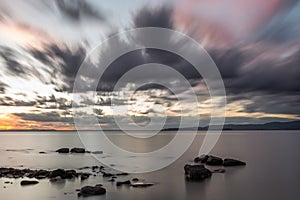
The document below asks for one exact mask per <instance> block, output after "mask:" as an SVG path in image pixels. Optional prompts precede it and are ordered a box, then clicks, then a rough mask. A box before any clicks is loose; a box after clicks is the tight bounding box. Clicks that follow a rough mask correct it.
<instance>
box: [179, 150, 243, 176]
mask: <svg viewBox="0 0 300 200" xmlns="http://www.w3.org/2000/svg"><path fill="white" fill-rule="evenodd" d="M194 163H196V164H186V165H185V166H184V171H185V177H186V179H187V180H193V181H197V180H204V179H206V178H209V177H211V176H212V174H213V173H225V172H226V169H225V168H224V167H235V166H245V165H246V163H245V162H243V161H240V160H236V159H232V158H225V159H222V158H220V157H217V156H213V155H201V156H199V157H196V158H195V159H194ZM206 166H219V167H221V168H218V169H214V170H209V169H208V168H207V167H206Z"/></svg>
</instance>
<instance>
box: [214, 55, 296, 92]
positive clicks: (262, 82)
mask: <svg viewBox="0 0 300 200" xmlns="http://www.w3.org/2000/svg"><path fill="white" fill-rule="evenodd" d="M250 53H251V52H250ZM257 56H259V55H257ZM235 59H238V58H235V57H233V58H231V60H233V61H234V60H235ZM233 63H234V62H233ZM299 63H300V51H299V52H297V53H295V54H294V55H293V56H291V57H288V58H285V59H283V60H280V59H279V60H278V59H272V60H271V59H261V60H260V59H258V60H257V61H256V62H254V63H253V64H251V65H250V66H248V67H247V68H243V65H241V66H239V68H240V69H239V72H238V73H237V75H236V76H235V77H233V78H231V79H226V78H225V80H224V81H225V86H226V89H227V91H228V92H233V93H235V94H237V93H240V92H253V91H261V92H266V93H285V94H289V93H299V92H300V68H299ZM222 67H223V65H222V64H221V65H219V68H222ZM233 69H234V67H233ZM221 71H222V70H221Z"/></svg>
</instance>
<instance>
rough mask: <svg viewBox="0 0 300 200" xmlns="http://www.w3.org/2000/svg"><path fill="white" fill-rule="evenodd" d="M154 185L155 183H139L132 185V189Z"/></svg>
mask: <svg viewBox="0 0 300 200" xmlns="http://www.w3.org/2000/svg"><path fill="white" fill-rule="evenodd" d="M152 185H154V184H153V183H143V182H137V183H131V186H132V187H150V186H152Z"/></svg>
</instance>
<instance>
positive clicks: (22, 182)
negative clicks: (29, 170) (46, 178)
mask: <svg viewBox="0 0 300 200" xmlns="http://www.w3.org/2000/svg"><path fill="white" fill-rule="evenodd" d="M38 183H39V182H38V181H31V180H23V181H21V183H20V184H21V185H35V184H38Z"/></svg>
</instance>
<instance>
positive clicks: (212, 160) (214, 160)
mask: <svg viewBox="0 0 300 200" xmlns="http://www.w3.org/2000/svg"><path fill="white" fill-rule="evenodd" d="M205 164H206V165H211V166H220V165H222V164H223V159H222V158H219V157H216V156H208V159H207V161H206V162H205Z"/></svg>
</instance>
